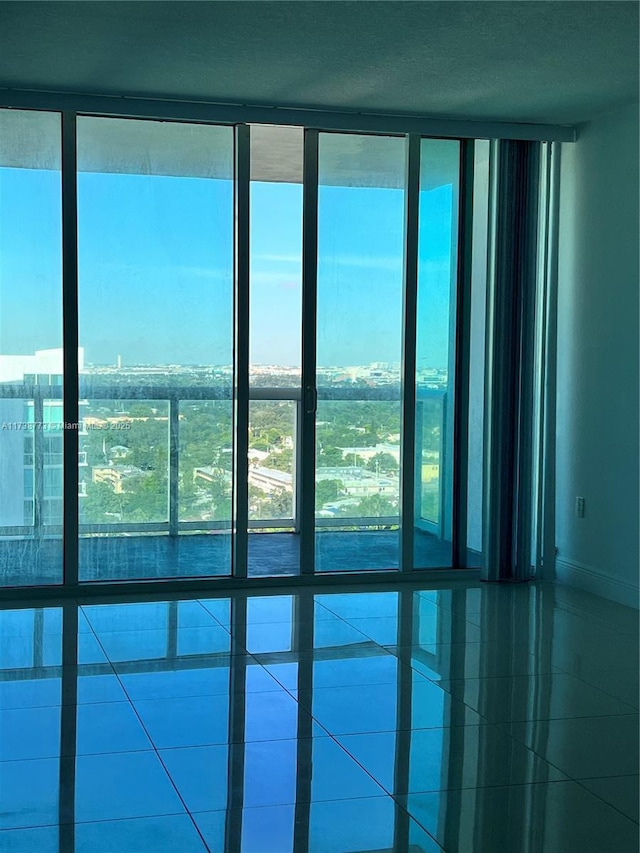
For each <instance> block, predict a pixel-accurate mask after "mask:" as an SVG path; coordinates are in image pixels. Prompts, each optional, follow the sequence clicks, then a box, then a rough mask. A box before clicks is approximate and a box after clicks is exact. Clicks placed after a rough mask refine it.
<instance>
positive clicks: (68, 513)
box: [62, 112, 79, 586]
mask: <svg viewBox="0 0 640 853" xmlns="http://www.w3.org/2000/svg"><path fill="white" fill-rule="evenodd" d="M62 342H63V382H64V386H63V421H64V423H63V427H64V429H63V464H64V468H63V497H64V500H63V554H64V557H63V571H64V575H63V576H64V581H63V583H64V585H65V586H75V585H76V584H77V583H78V420H79V402H78V396H79V377H78V181H77V137H76V114H75V113H72V112H64V113H62Z"/></svg>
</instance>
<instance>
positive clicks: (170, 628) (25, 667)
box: [0, 583, 638, 853]
mask: <svg viewBox="0 0 640 853" xmlns="http://www.w3.org/2000/svg"><path fill="white" fill-rule="evenodd" d="M372 589H373V588H372ZM34 606H35V605H32V606H31V608H26V609H20V608H15V609H12V610H4V611H1V610H0V667H1V670H0V711H1V720H2V722H1V725H0V796H1V800H2V809H1V810H0V813H1V816H0V850H2V851H5V853H22V851H28V852H29V853H33V851H37V853H54V851H55V853H109V852H110V851H117V853H145V851H153V853H157V851H163V853H205V851H210V852H211V853H365V851H367V853H371V851H378V853H435V851H442V850H444V851H448V853H523V851H527V853H574V851H575V853H614V851H620V853H633V851H636V850H637V849H638V844H637V842H638V825H637V820H638V813H637V806H638V775H637V774H638V622H637V613H635V612H634V611H631V610H630V609H628V608H624V607H621V606H618V605H614V604H611V603H609V602H606V601H604V600H600V599H597V598H594V597H592V596H589V595H587V594H584V593H579V592H576V591H571V590H567V589H562V588H554V587H551V586H547V585H542V584H539V585H522V586H506V585H480V584H475V585H469V584H467V585H464V584H462V583H460V584H458V585H456V586H451V585H450V586H449V587H444V586H443V587H441V588H439V589H437V590H426V589H421V590H414V589H411V588H409V587H406V586H405V587H404V588H402V589H401V590H390V589H389V588H386V590H384V591H375V592H374V591H371V592H361V593H357V594H356V593H347V594H345V593H340V592H336V593H332V592H327V591H325V592H323V593H322V594H316V595H314V594H313V593H312V591H310V590H301V591H300V592H299V593H298V594H296V595H278V596H262V597H260V596H255V595H250V596H249V595H247V594H246V593H245V594H238V595H236V596H232V597H231V598H229V597H227V598H210V599H201V600H196V599H193V600H180V601H169V602H166V601H164V602H162V601H153V602H144V603H142V602H132V603H126V604H123V603H118V604H84V605H82V606H78V605H77V604H76V603H75V602H69V603H68V604H65V605H64V606H63V607H57V608H56V607H50V608H42V607H41V606H40V605H37V609H34Z"/></svg>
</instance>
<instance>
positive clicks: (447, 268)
mask: <svg viewBox="0 0 640 853" xmlns="http://www.w3.org/2000/svg"><path fill="white" fill-rule="evenodd" d="M420 157H421V160H420V162H421V166H420V207H419V232H418V310H417V330H416V451H415V452H416V457H415V471H416V484H415V528H414V529H415V543H414V567H415V568H428V567H436V566H442V567H446V566H450V565H451V527H452V506H453V413H454V404H455V401H454V397H453V390H454V381H455V324H456V310H455V309H456V302H455V299H456V281H457V251H458V195H459V184H460V178H459V175H460V144H459V143H458V142H457V141H453V140H440V139H423V140H422V144H421V155H420Z"/></svg>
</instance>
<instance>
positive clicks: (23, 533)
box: [0, 378, 448, 538]
mask: <svg viewBox="0 0 640 853" xmlns="http://www.w3.org/2000/svg"><path fill="white" fill-rule="evenodd" d="M5 400H13V401H22V402H23V403H25V404H28V405H32V406H33V422H34V425H35V426H34V428H30V427H29V426H27V427H26V428H25V429H24V433H25V434H29V435H31V436H32V438H33V523H32V524H22V525H18V524H11V525H0V536H4V537H9V536H20V537H29V536H35V537H36V538H39V537H41V536H44V535H46V536H59V535H61V534H62V524H61V523H60V524H51V523H49V524H46V523H45V521H44V512H43V507H44V500H45V497H44V481H45V462H46V454H45V449H44V436H46V435H50V434H52V433H55V431H56V429H58V430H59V434H60V435H62V430H63V427H64V426H65V425H63V424H62V423H61V422H60V423H58V424H55V423H52V424H51V426H50V430H46V429H45V430H43V429H42V428H37V425H38V424H42V423H44V402H45V401H59V402H60V406H62V387H61V386H60V385H37V384H29V383H23V384H19V383H11V384H2V385H0V407H1V406H2V403H3V401H5ZM118 400H120V401H127V402H131V403H140V402H143V403H144V402H152V401H155V402H165V403H167V441H168V464H167V474H168V476H167V518H166V520H161V521H140V522H129V521H113V522H111V521H109V522H102V523H88V522H81V523H80V524H79V532H80V533H81V534H85V535H87V534H109V533H111V534H118V533H121V534H131V533H168V534H169V535H171V536H177V535H179V534H180V533H181V532H184V533H186V532H189V531H203V532H204V531H230V530H231V529H232V528H233V521H232V519H231V518H229V519H224V520H181V519H180V517H179V511H180V495H179V483H180V403H181V402H198V401H199V402H203V403H204V402H214V401H227V402H228V403H229V404H230V405H231V403H232V401H233V398H232V391H231V388H230V387H229V386H227V385H223V384H222V383H221V384H218V385H207V386H198V385H194V386H175V385H157V386H154V385H144V386H141V385H128V384H125V383H119V384H118V385H114V384H100V383H97V382H91V383H87V382H82V378H81V388H80V406H81V409H82V407H83V406H86V405H88V404H90V402H91V401H109V402H111V401H118ZM318 400H319V401H320V402H321V403H322V402H332V403H334V402H343V401H344V402H363V403H371V402H397V403H398V404H399V403H400V402H401V392H400V388H399V386H396V385H389V386H384V385H381V386H378V387H374V388H362V387H333V386H325V387H319V388H318ZM249 401H250V402H254V401H266V402H290V403H293V404H294V423H293V444H294V454H293V477H292V507H293V514H292V515H291V516H290V517H285V518H268V517H267V518H251V519H250V520H249V529H250V530H260V529H261V530H264V529H270V530H277V529H283V530H293V531H294V532H299V527H300V503H301V501H300V496H301V492H302V484H301V482H300V477H299V472H300V470H301V447H302V422H303V400H302V389H301V388H300V387H288V388H280V387H259V386H257V387H256V386H251V387H250V391H249ZM427 402H430V403H432V404H433V403H434V402H435V403H436V404H439V405H440V418H439V427H440V435H441V445H440V461H439V465H440V471H439V477H438V501H437V504H438V512H437V517H436V518H433V517H431V518H429V517H426V516H425V515H424V512H423V509H422V476H421V474H418V473H417V476H416V499H415V518H414V523H415V524H416V526H417V527H418V528H422V529H424V530H427V531H429V532H431V533H439V532H440V528H441V526H442V519H443V518H444V513H445V506H446V501H447V498H448V495H447V491H448V490H447V480H448V478H447V476H446V473H444V471H443V468H446V467H447V464H448V463H447V450H446V444H447V392H446V390H439V389H424V388H418V390H417V395H416V424H417V427H418V428H417V429H416V449H415V464H416V467H417V468H418V466H420V465H422V460H423V454H422V435H423V433H422V428H421V427H422V417H423V412H424V407H425V404H426V403H427ZM66 427H67V428H69V427H71V428H77V429H78V432H79V434H80V435H86V434H87V432H86V430H85V429H84V423H83V422H81V423H79V424H78V425H66ZM1 450H2V447H1V445H0V452H1ZM78 462H79V465H80V466H81V467H87V465H88V460H87V451H86V450H84V449H81V450H80V451H79V460H78ZM49 467H53V466H49ZM59 467H60V468H62V466H61V465H60V466H59ZM94 467H97V466H94ZM320 470H321V469H320ZM6 485H7V484H6V483H5V487H6ZM15 485H16V487H18V488H19V487H20V486H21V485H22V484H15ZM398 497H399V495H398ZM83 498H84V495H83V496H82V497H81V500H82V499H83ZM60 499H62V494H61V495H60ZM399 524H400V512H398V513H397V514H393V515H388V516H363V515H356V514H352V515H337V516H334V517H321V516H318V515H316V518H315V525H316V527H323V528H338V527H354V526H356V527H359V528H366V527H386V526H397V525H399Z"/></svg>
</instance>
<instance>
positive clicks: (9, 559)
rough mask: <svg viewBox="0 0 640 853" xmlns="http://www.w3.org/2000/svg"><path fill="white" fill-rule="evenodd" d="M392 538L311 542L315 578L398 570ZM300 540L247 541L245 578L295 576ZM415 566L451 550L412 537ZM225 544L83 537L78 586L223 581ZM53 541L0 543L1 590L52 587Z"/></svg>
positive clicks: (345, 536) (431, 539)
mask: <svg viewBox="0 0 640 853" xmlns="http://www.w3.org/2000/svg"><path fill="white" fill-rule="evenodd" d="M398 539H399V533H398V531H397V530H396V531H393V530H371V531H348V532H345V531H334V530H323V531H322V532H320V533H318V534H317V537H316V540H317V544H316V561H317V570H318V571H322V572H324V571H360V570H361V571H372V570H376V569H393V568H397V567H398V553H399V549H398ZM299 550H300V537H299V535H298V534H295V533H252V534H251V535H250V537H249V574H250V575H251V576H256V577H259V576H264V577H274V576H278V575H295V574H298V572H299V562H300V561H299ZM415 550H416V566H419V567H420V568H441V567H446V566H447V565H450V563H451V549H450V546H449V545H448V544H447V543H446V542H444V541H442V540H440V539H438V538H437V537H435V536H432V535H429V534H426V533H417V534H416V548H415ZM230 555H231V537H230V536H228V535H225V534H193V535H180V536H179V537H178V538H176V539H172V538H170V537H169V536H131V535H125V536H109V537H106V536H105V537H99V536H95V537H86V538H83V539H81V540H80V578H81V580H85V581H109V580H132V579H151V578H157V579H160V578H172V577H209V576H212V575H213V576H215V575H226V574H228V573H229V565H230ZM61 565H62V543H61V541H60V540H42V541H39V542H37V541H34V540H5V541H4V542H2V543H0V585H2V586H25V585H29V586H31V585H35V584H43V583H59V582H60V580H61V577H60V576H61Z"/></svg>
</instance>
